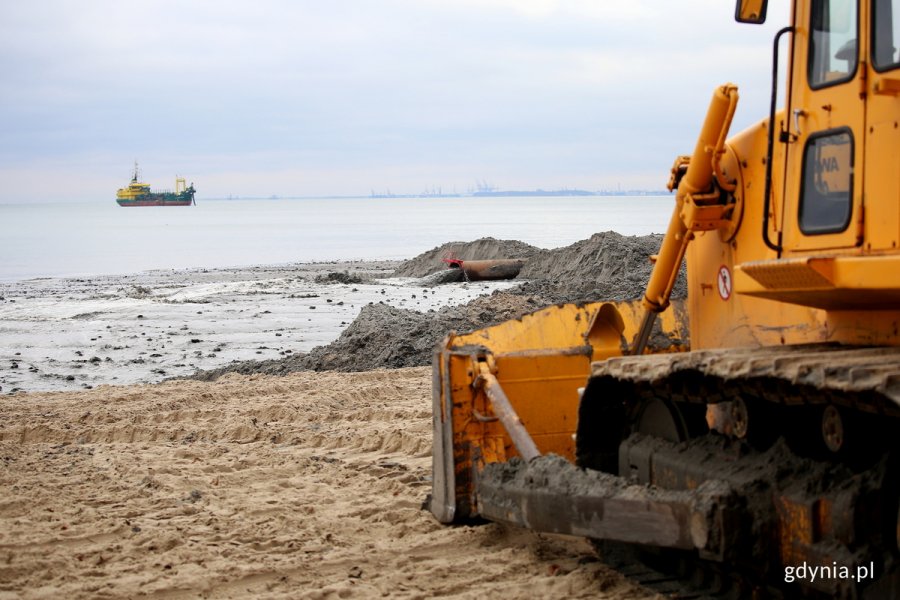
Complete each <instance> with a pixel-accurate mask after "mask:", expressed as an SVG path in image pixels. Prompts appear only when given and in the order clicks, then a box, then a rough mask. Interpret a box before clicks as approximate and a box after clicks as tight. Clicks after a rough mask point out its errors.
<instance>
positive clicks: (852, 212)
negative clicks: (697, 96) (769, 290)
mask: <svg viewBox="0 0 900 600" xmlns="http://www.w3.org/2000/svg"><path fill="white" fill-rule="evenodd" d="M740 4H744V3H740ZM740 4H739V6H740ZM794 11H795V14H794V23H795V25H794V28H793V35H792V48H791V56H792V57H793V59H792V64H791V68H790V77H789V85H788V92H787V110H786V111H785V118H784V121H783V122H782V123H781V135H780V138H781V139H780V141H782V142H783V143H784V173H785V175H784V179H783V186H784V187H783V194H776V196H779V195H780V196H781V197H782V198H784V202H783V203H782V206H781V207H778V208H780V213H781V214H780V215H779V216H776V219H775V221H776V222H778V221H780V222H781V225H780V228H781V234H782V248H783V255H784V256H791V255H804V254H810V253H819V252H822V251H836V252H840V251H842V250H843V251H859V250H864V251H878V250H891V249H896V248H897V245H898V234H900V208H898V200H900V187H898V167H900V163H898V160H900V157H898V155H897V153H896V150H895V149H896V148H897V145H898V142H900V129H898V127H897V117H898V106H900V105H898V102H900V100H898V93H900V71H898V70H897V69H898V68H900V59H898V56H897V46H898V43H897V39H898V37H900V20H898V19H900V1H898V0H872V1H870V2H865V1H864V2H857V1H856V0H822V1H819V2H797V3H796V4H795V8H794ZM776 226H778V225H776Z"/></svg>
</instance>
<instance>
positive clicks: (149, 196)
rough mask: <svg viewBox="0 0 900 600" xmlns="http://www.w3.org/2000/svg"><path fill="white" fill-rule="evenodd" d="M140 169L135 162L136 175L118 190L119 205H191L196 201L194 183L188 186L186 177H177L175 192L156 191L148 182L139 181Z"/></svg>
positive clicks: (117, 199)
mask: <svg viewBox="0 0 900 600" xmlns="http://www.w3.org/2000/svg"><path fill="white" fill-rule="evenodd" d="M139 178H140V171H139V170H138V164H137V162H135V163H134V175H132V177H131V183H129V184H128V187H125V188H120V189H119V190H118V191H117V192H116V202H117V203H118V205H119V206H190V205H192V204H196V202H195V201H194V193H195V191H196V190H194V184H193V183H191V185H190V186H188V185H187V184H186V183H185V180H184V177H177V178H175V191H174V192H169V191H165V192H154V191H152V190H151V189H150V185H149V184H147V183H141V182H140V181H139Z"/></svg>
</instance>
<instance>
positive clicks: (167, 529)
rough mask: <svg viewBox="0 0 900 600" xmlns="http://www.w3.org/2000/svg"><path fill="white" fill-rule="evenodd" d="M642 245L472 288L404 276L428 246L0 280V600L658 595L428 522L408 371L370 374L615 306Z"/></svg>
mask: <svg viewBox="0 0 900 600" xmlns="http://www.w3.org/2000/svg"><path fill="white" fill-rule="evenodd" d="M517 244H518V243H510V242H508V241H507V242H504V241H497V240H490V239H488V240H487V241H485V240H479V241H477V242H476V243H474V244H473V247H474V248H475V251H477V252H478V253H479V255H485V254H488V253H492V252H493V253H495V255H496V256H509V255H510V254H509V253H510V252H525V251H529V250H528V248H524V247H522V246H521V245H517ZM657 247H658V239H656V238H654V237H653V236H648V237H645V238H623V237H622V236H619V235H618V234H614V233H606V234H597V235H595V236H593V237H592V238H591V239H590V240H585V241H583V242H579V243H576V244H573V245H572V246H570V247H567V248H561V249H558V250H552V251H543V250H542V251H535V252H534V254H533V255H532V256H531V258H530V259H529V261H530V264H529V265H526V268H525V269H524V270H523V272H524V277H523V276H520V279H519V280H517V281H512V282H489V283H478V284H475V283H473V284H468V283H456V284H452V285H437V286H434V285H429V282H428V281H425V280H421V279H416V278H412V275H415V276H416V277H421V276H423V275H424V274H426V273H431V272H433V271H434V270H435V269H441V268H443V267H442V263H441V261H440V256H442V255H443V254H444V253H445V252H446V251H447V249H448V248H446V247H439V248H436V249H435V250H433V251H431V252H429V253H425V254H423V255H422V256H420V257H417V258H416V259H411V261H408V263H404V264H402V265H400V267H401V268H406V269H407V271H408V272H409V273H410V274H412V275H410V276H408V277H406V278H396V277H389V276H390V275H391V274H392V273H393V272H394V270H395V268H397V264H396V263H394V264H386V263H352V264H347V263H342V264H315V265H288V266H273V267H255V268H242V269H218V270H188V271H156V272H148V273H140V274H136V275H124V276H105V277H93V278H79V279H39V280H30V281H24V282H16V283H6V284H0V332H2V334H3V343H2V347H0V461H2V468H0V600H5V599H7V598H9V599H11V598H26V599H31V598H66V599H69V600H72V599H80V598H85V599H87V598H91V599H95V598H139V597H149V598H172V599H175V598H347V597H356V598H371V597H392V598H431V597H437V596H445V597H451V598H473V599H475V598H478V599H480V598H485V597H502V598H552V597H560V598H607V599H610V598H611V599H637V598H648V597H658V596H655V595H654V594H652V593H651V592H648V591H646V590H645V589H643V588H640V587H638V586H637V585H636V584H634V583H632V582H630V581H627V580H625V579H624V578H623V577H622V576H621V575H620V574H619V573H617V572H615V571H613V570H612V569H610V568H609V567H607V566H605V565H604V564H603V563H602V562H601V561H600V560H598V558H597V556H596V554H595V553H594V551H593V549H592V548H591V546H590V545H589V544H588V543H587V542H586V541H585V540H583V539H580V538H568V537H561V536H550V535H541V534H537V533H534V532H530V531H526V530H522V529H517V528H509V527H505V526H501V525H498V524H484V525H479V526H454V527H446V526H442V525H440V524H438V523H437V522H436V521H435V520H434V518H433V517H432V516H431V514H430V513H429V512H428V511H426V510H424V509H423V508H422V505H423V502H424V501H425V499H426V495H427V494H428V492H429V491H430V489H431V443H432V433H431V419H432V416H431V371H430V368H429V367H427V366H408V368H396V369H381V370H371V369H373V368H379V367H383V366H405V365H424V364H428V362H429V361H430V359H431V352H432V349H433V345H434V343H435V342H436V341H437V340H439V339H440V338H441V337H442V336H444V335H446V332H447V330H448V329H450V328H463V327H469V328H477V327H483V326H485V325H486V324H487V323H490V322H492V321H493V320H503V319H509V318H515V317H516V316H518V315H521V314H523V313H524V312H528V311H531V310H535V309H537V308H540V306H545V305H547V304H552V303H555V302H572V301H578V300H580V299H596V298H600V297H607V298H618V297H623V298H626V297H627V298H631V297H637V295H638V294H640V293H641V290H642V289H643V285H644V283H645V282H646V277H647V275H648V273H649V265H650V262H649V260H648V257H649V255H650V254H651V253H652V252H655V250H656V248H657ZM450 249H452V250H453V251H454V252H459V254H457V255H458V256H463V257H465V258H468V257H467V256H465V255H464V254H463V253H464V252H465V251H466V248H465V247H457V246H453V247H452V248H450ZM397 270H400V269H399V268H398V269H397ZM347 272H349V273H350V277H349V278H348V277H347V276H346V273H347ZM438 275H440V273H438ZM504 290H505V291H504ZM485 294H491V295H490V296H485ZM476 297H477V299H474V298H476ZM473 299H474V300H473ZM379 303H383V304H379ZM462 303H467V304H465V305H462ZM432 309H434V312H429V311H430V310H432ZM460 330H463V329H460ZM316 346H318V348H316V349H315V350H313V348H314V347H316ZM304 353H308V354H304ZM298 355H301V357H300V358H301V360H298V359H296V358H294V357H296V356H298ZM330 368H334V369H338V370H341V371H355V372H338V371H329V370H325V371H322V370H321V369H330ZM365 369H369V370H365ZM201 370H206V371H204V372H202V373H198V374H196V376H197V377H200V379H196V380H167V379H169V378H172V377H174V376H187V375H191V374H194V373H195V372H196V371H201ZM317 371H318V372H317ZM274 373H278V374H280V375H281V376H276V375H274ZM204 379H211V380H204ZM136 382H137V383H141V384H140V385H134V383H136ZM123 383H129V384H132V385H118V384H123ZM109 384H116V385H109ZM47 390H62V391H47ZM74 390H80V391H74Z"/></svg>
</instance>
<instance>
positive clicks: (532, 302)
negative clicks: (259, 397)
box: [194, 231, 686, 380]
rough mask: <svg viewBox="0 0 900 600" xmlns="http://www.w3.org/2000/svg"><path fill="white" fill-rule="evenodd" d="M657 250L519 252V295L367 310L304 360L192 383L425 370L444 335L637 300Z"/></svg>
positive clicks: (575, 247)
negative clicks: (546, 310)
mask: <svg viewBox="0 0 900 600" xmlns="http://www.w3.org/2000/svg"><path fill="white" fill-rule="evenodd" d="M661 242H662V236H661V235H647V236H623V235H620V234H618V233H614V232H611V231H609V232H605V233H598V234H595V235H593V236H591V238H590V239H587V240H582V241H579V242H576V243H574V244H572V245H570V246H566V247H564V248H557V249H554V250H538V249H535V248H532V247H530V246H527V245H526V244H522V245H521V247H522V248H525V249H527V248H532V254H531V257H530V258H529V259H528V262H527V263H526V264H525V267H524V268H523V269H522V272H521V273H520V274H519V277H518V279H523V280H525V281H523V283H522V285H521V286H519V287H518V288H513V289H510V290H508V291H506V292H495V293H493V294H491V295H489V296H482V297H480V298H476V299H475V300H472V301H471V302H469V303H468V304H465V305H461V306H452V307H447V308H444V309H441V310H438V311H428V312H424V313H423V312H418V311H414V310H406V309H400V308H391V307H389V306H387V305H384V304H373V305H369V306H366V307H364V308H363V310H362V312H360V314H359V316H358V317H357V318H356V319H355V320H354V321H353V322H352V323H351V324H350V326H349V327H347V329H345V330H344V331H343V332H342V333H341V336H340V337H339V338H338V339H337V340H335V341H334V342H332V343H330V344H328V345H326V346H320V347H317V348H314V349H313V350H312V351H310V352H309V353H308V354H303V355H297V356H293V357H290V358H285V359H277V360H269V361H262V362H257V361H249V362H242V363H235V364H232V365H229V366H227V367H223V368H221V369H216V370H214V371H206V372H202V373H198V374H197V375H195V376H194V377H195V378H198V379H203V380H214V379H215V378H216V377H219V376H221V375H222V374H224V373H229V372H238V373H244V374H251V373H266V374H273V375H284V374H287V373H291V372H294V371H305V370H312V371H323V370H337V371H365V370H369V369H377V368H396V367H413V366H420V365H427V364H430V363H431V359H432V353H433V350H434V345H435V344H436V343H438V342H439V341H440V340H441V339H443V337H444V336H446V335H447V333H448V332H450V331H457V332H460V333H464V332H469V331H473V330H475V329H480V328H482V327H487V326H489V325H493V324H495V323H500V322H503V321H506V320H509V319H514V318H517V317H520V316H522V315H523V314H526V313H529V312H533V311H535V310H538V309H540V308H543V307H546V306H550V305H553V304H560V303H567V302H593V301H599V300H634V299H638V298H640V297H641V296H642V294H643V293H644V289H645V287H646V285H647V280H648V279H649V277H650V273H651V271H652V269H653V265H652V263H651V262H650V255H652V254H656V253H657V252H658V251H659V245H660V243H661ZM507 244H508V245H507ZM516 244H518V243H513V244H511V243H509V242H498V241H497V240H491V239H490V238H486V239H484V240H479V241H478V242H473V245H472V246H471V248H483V249H492V250H494V251H498V252H499V251H500V250H501V249H502V248H515V247H516ZM448 246H450V245H449V244H446V245H445V246H441V247H440V248H435V249H434V250H431V251H430V252H427V253H425V254H423V255H421V256H420V257H417V258H416V259H413V261H409V264H410V266H409V270H408V271H407V272H414V273H418V272H421V271H419V270H416V269H424V268H426V266H427V265H428V264H429V262H428V261H430V260H432V259H435V257H436V260H437V261H438V262H439V261H440V256H441V255H442V254H441V249H443V248H446V247H448ZM413 263H415V264H413ZM685 290H686V283H685V279H684V270H682V273H681V275H680V277H679V279H678V281H677V283H676V287H675V291H674V294H673V297H675V298H678V297H683V296H684V295H685Z"/></svg>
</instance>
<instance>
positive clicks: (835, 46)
mask: <svg viewBox="0 0 900 600" xmlns="http://www.w3.org/2000/svg"><path fill="white" fill-rule="evenodd" d="M856 12H857V8H856V0H813V3H812V12H811V23H810V27H809V30H810V36H809V73H808V75H809V85H810V87H811V88H813V89H818V88H822V87H826V86H829V85H834V84H838V83H842V82H844V81H848V80H850V79H852V78H853V75H854V74H855V73H856V64H857V62H858V60H857V55H858V50H857V44H856V40H857V15H856Z"/></svg>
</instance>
